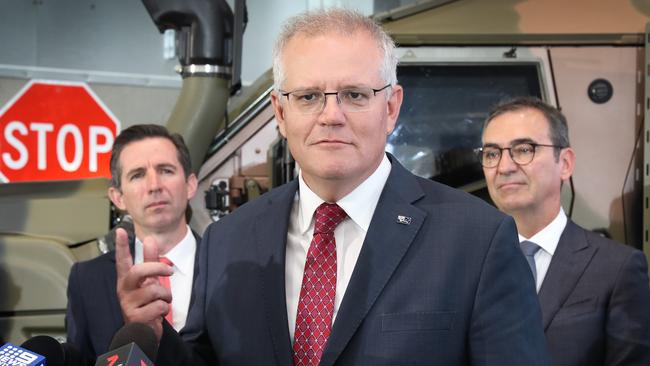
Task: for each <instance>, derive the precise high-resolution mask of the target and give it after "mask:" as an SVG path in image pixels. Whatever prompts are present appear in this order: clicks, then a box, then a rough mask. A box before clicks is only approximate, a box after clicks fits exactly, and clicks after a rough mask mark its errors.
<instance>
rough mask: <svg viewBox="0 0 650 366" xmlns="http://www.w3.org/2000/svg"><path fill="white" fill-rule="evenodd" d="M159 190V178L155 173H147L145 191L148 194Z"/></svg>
mask: <svg viewBox="0 0 650 366" xmlns="http://www.w3.org/2000/svg"><path fill="white" fill-rule="evenodd" d="M159 189H160V177H158V174H157V173H156V172H149V173H147V190H148V191H149V192H153V191H157V190H159Z"/></svg>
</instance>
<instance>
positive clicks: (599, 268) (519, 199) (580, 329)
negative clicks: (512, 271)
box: [480, 97, 650, 366]
mask: <svg viewBox="0 0 650 366" xmlns="http://www.w3.org/2000/svg"><path fill="white" fill-rule="evenodd" d="M481 150H482V151H481V154H480V156H481V159H482V164H483V171H484V173H485V178H486V181H487V186H488V190H489V193H490V197H492V200H493V201H494V203H495V204H496V205H497V207H499V208H500V209H501V210H502V211H504V212H505V213H507V214H509V215H512V216H513V217H514V219H515V222H516V224H517V230H518V232H519V239H520V241H521V248H522V250H523V251H524V254H525V255H526V256H527V258H528V259H529V263H530V267H531V273H532V274H533V277H534V278H535V280H536V286H537V290H538V292H539V300H540V304H541V307H542V321H543V324H544V330H545V333H546V338H547V341H548V344H549V348H550V352H551V356H552V359H553V363H554V365H557V366H577V365H650V311H649V310H648V309H650V290H649V289H648V275H647V270H648V269H647V263H646V258H645V256H644V255H643V253H642V252H641V251H638V250H636V249H633V248H632V247H629V246H625V245H622V244H619V243H616V242H614V241H612V240H609V239H606V238H604V237H602V236H600V235H597V234H595V233H593V232H590V231H588V230H585V229H583V228H581V227H580V226H578V225H576V224H575V223H574V222H573V221H571V220H570V219H568V218H567V217H566V215H565V213H564V211H563V210H562V207H561V205H560V189H561V185H562V182H563V181H565V180H566V179H569V177H570V176H571V174H572V173H573V167H574V162H575V153H574V151H573V149H571V147H570V145H569V132H568V127H567V122H566V119H565V117H564V116H563V115H562V113H560V111H558V110H557V109H556V108H554V107H552V106H549V105H547V104H545V103H544V102H542V101H540V100H539V99H536V98H530V97H520V98H516V99H513V100H511V101H507V102H504V103H502V104H500V105H498V106H497V107H495V109H494V110H493V111H492V112H491V113H490V114H489V117H488V118H487V121H486V123H485V128H484V131H483V147H482V149H481ZM506 151H507V153H506Z"/></svg>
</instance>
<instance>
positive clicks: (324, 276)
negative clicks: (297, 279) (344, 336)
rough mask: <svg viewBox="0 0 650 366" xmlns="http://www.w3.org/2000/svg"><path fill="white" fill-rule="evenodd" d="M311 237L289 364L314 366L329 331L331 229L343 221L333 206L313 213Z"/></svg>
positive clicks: (333, 268)
mask: <svg viewBox="0 0 650 366" xmlns="http://www.w3.org/2000/svg"><path fill="white" fill-rule="evenodd" d="M315 216H316V222H315V224H314V237H313V238H312V240H311V244H310V246H309V251H308V252H307V261H306V262H305V272H304V274H303V277H302V287H301V288H300V299H299V300H298V313H297V316H296V329H295V332H294V343H293V363H294V365H296V366H317V365H318V363H319V362H320V358H321V356H322V354H323V349H324V348H325V344H326V343H327V338H328V337H329V335H330V331H331V329H332V315H333V314H334V298H335V296H336V241H335V240H334V229H335V228H336V226H337V225H338V224H339V223H340V222H341V221H343V219H345V217H346V214H345V211H343V209H342V208H341V207H339V206H338V205H337V204H334V203H323V204H321V205H320V206H318V208H317V209H316V214H315Z"/></svg>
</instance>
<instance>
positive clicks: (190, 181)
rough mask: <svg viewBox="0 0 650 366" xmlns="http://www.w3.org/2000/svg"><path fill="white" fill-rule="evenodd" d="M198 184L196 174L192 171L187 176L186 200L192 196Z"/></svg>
mask: <svg viewBox="0 0 650 366" xmlns="http://www.w3.org/2000/svg"><path fill="white" fill-rule="evenodd" d="M198 185H199V181H198V179H197V178H196V175H195V174H194V173H192V174H190V176H189V177H187V199H188V200H190V199H192V197H194V195H195V194H196V189H197V187H198Z"/></svg>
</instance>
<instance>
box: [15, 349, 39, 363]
mask: <svg viewBox="0 0 650 366" xmlns="http://www.w3.org/2000/svg"><path fill="white" fill-rule="evenodd" d="M17 359H18V361H20V362H23V363H26V364H30V363H32V362H34V361H36V360H37V359H38V356H37V355H35V354H33V353H30V352H27V351H23V352H22V353H20V354H19V355H18V357H17Z"/></svg>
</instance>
